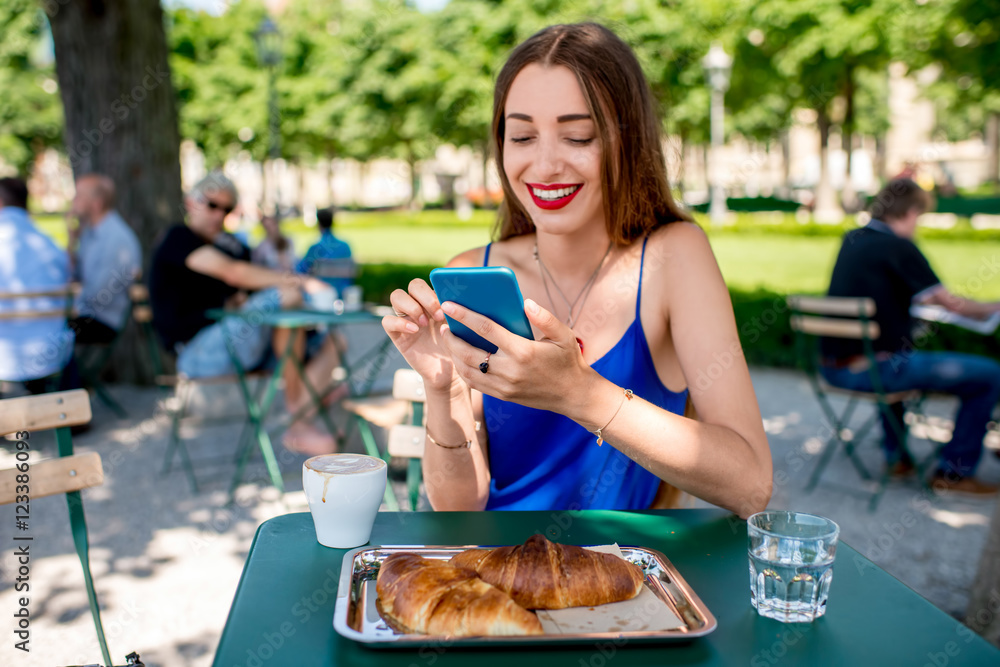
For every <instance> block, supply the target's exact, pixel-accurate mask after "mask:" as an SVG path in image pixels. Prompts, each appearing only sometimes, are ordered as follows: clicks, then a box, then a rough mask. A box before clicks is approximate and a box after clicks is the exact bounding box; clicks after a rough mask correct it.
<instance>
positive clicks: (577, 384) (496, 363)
mask: <svg viewBox="0 0 1000 667" xmlns="http://www.w3.org/2000/svg"><path fill="white" fill-rule="evenodd" d="M442 307H443V310H444V312H446V313H448V315H450V316H451V317H452V318H454V319H455V320H458V321H459V322H461V323H462V324H464V325H465V326H467V327H469V328H470V329H471V330H472V331H474V332H476V333H477V334H479V335H480V336H482V337H483V338H485V339H486V340H488V341H490V342H491V343H493V344H494V345H496V346H497V347H498V348H499V349H498V350H497V351H496V352H495V353H494V354H492V355H490V357H489V361H488V364H489V367H488V370H487V372H486V373H483V372H482V371H481V370H480V364H481V363H482V362H483V361H485V360H486V357H487V355H486V352H484V351H483V350H480V349H479V348H478V347H473V346H472V345H469V344H468V343H466V342H465V341H463V340H462V339H460V338H458V337H457V336H455V335H454V334H453V333H451V331H450V330H448V327H447V326H442V327H441V329H442V333H443V335H444V341H445V343H446V345H447V349H448V351H449V352H450V354H451V359H452V362H453V363H454V366H455V372H456V374H457V375H458V376H459V377H461V378H462V379H463V380H465V382H466V383H468V385H469V386H470V387H472V388H473V389H477V390H479V391H481V392H483V393H484V394H489V395H490V396H493V397H495V398H499V399H502V400H505V401H513V402H514V403H518V404H520V405H525V406H528V407H532V408H539V409H542V410H551V411H553V412H557V413H559V414H564V415H567V416H570V415H568V413H569V411H570V410H571V408H572V403H573V397H574V396H576V395H579V390H580V389H581V387H583V386H585V385H584V383H585V382H586V381H587V380H588V375H593V376H596V375H597V374H596V372H595V371H594V370H593V369H591V368H590V366H588V365H587V363H586V362H585V361H584V359H583V354H582V353H581V351H580V345H579V343H578V342H577V340H576V336H575V335H574V334H573V330H572V329H570V328H569V327H567V326H566V325H565V324H563V323H562V322H560V321H559V319H558V318H556V317H554V316H553V315H552V313H550V312H549V311H547V310H545V309H544V308H542V307H540V306H539V305H538V304H537V303H535V302H534V301H532V300H531V299H526V300H525V302H524V312H525V314H526V315H527V316H528V320H529V321H530V322H531V325H532V327H533V328H534V329H535V330H536V331H537V332H538V333H540V334H541V337H540V339H539V340H537V341H532V340H528V339H526V338H522V337H521V336H518V335H517V334H514V333H511V332H510V331H508V330H506V329H504V328H503V327H501V326H500V325H498V324H497V323H496V322H494V321H492V320H490V319H488V318H486V317H484V316H483V315H480V314H479V313H475V312H473V311H471V310H469V309H468V308H464V307H463V306H460V305H458V304H457V303H454V302H451V301H446V302H445V303H444V304H443V306H442Z"/></svg>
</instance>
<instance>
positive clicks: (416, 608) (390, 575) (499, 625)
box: [375, 553, 542, 637]
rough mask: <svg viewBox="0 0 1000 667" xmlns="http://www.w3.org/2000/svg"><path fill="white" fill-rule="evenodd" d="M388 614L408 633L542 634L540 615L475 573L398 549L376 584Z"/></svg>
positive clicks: (393, 621)
mask: <svg viewBox="0 0 1000 667" xmlns="http://www.w3.org/2000/svg"><path fill="white" fill-rule="evenodd" d="M375 591H376V592H377V593H378V597H379V603H380V606H381V611H382V614H383V616H385V617H386V620H388V621H389V622H390V623H391V624H392V625H393V626H394V627H396V628H397V629H399V630H401V631H403V632H406V633H411V634H412V633H423V634H428V635H447V636H452V637H470V636H482V635H488V636H496V635H540V634H542V624H541V623H540V622H539V620H538V617H537V616H535V615H534V614H533V613H531V612H530V611H528V610H527V609H524V608H522V607H519V606H517V605H516V604H514V601H513V600H511V599H510V596H508V595H507V594H506V593H504V592H502V591H500V590H497V589H496V588H494V587H493V586H490V585H489V584H487V583H486V582H485V581H483V580H482V579H479V578H478V577H477V576H476V575H475V574H474V573H472V572H469V571H467V570H460V569H458V568H457V567H453V566H451V565H449V564H448V563H447V562H445V561H440V560H430V559H426V558H423V557H422V556H418V555H416V554H408V553H398V554H392V555H391V556H389V557H388V558H386V559H385V561H383V563H382V566H381V567H380V568H379V572H378V579H377V580H376V583H375Z"/></svg>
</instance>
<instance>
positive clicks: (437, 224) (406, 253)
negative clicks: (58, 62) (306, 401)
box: [39, 211, 1000, 300]
mask: <svg viewBox="0 0 1000 667" xmlns="http://www.w3.org/2000/svg"><path fill="white" fill-rule="evenodd" d="M494 215H495V214H494V213H493V212H490V211H476V213H475V215H474V216H473V218H472V219H471V220H468V221H460V220H458V219H457V218H456V217H455V215H454V214H453V213H451V212H448V211H427V212H423V213H418V214H413V213H407V212H397V211H392V212H385V213H349V212H348V213H342V214H340V215H339V216H338V220H337V233H338V235H339V236H341V237H343V238H344V239H345V240H346V241H347V242H348V243H350V244H351V247H352V248H353V250H354V253H355V255H356V257H357V258H358V259H359V260H360V261H361V262H365V263H376V262H397V263H412V264H443V263H444V262H446V261H447V260H448V259H449V258H451V257H452V256H454V255H456V254H458V253H459V252H461V251H463V250H467V249H469V248H473V247H476V246H481V245H484V244H486V243H488V242H489V235H490V225H491V223H492V221H493V218H494ZM39 224H40V226H41V227H42V228H43V229H44V230H45V231H46V233H48V234H50V235H51V236H52V237H53V238H54V239H55V240H56V242H57V243H59V244H60V245H64V244H65V242H66V232H65V230H66V228H65V224H64V223H63V221H62V219H61V218H59V217H40V218H39ZM285 229H286V233H288V234H289V235H290V236H291V237H292V239H293V242H294V243H295V248H296V250H297V251H298V252H299V253H300V254H301V253H304V252H305V250H306V248H308V247H309V245H310V244H311V243H313V242H314V240H315V239H316V237H317V230H316V228H315V227H313V228H310V227H306V226H305V225H304V224H303V223H302V222H301V221H298V220H289V221H287V222H286V223H285ZM776 232H777V230H776ZM259 236H260V229H259V228H258V229H255V230H253V232H252V233H251V237H252V238H253V239H254V240H257V239H258V238H259ZM711 242H712V248H713V249H714V251H715V255H716V257H717V258H718V261H719V266H720V267H721V269H722V274H723V276H724V277H725V279H726V282H727V283H728V284H729V285H730V286H731V287H734V288H738V289H741V290H752V289H755V288H766V289H770V290H773V291H775V292H779V293H790V292H815V293H819V292H822V291H824V290H825V289H826V287H827V284H828V281H829V277H830V271H831V269H832V267H833V262H834V260H835V259H836V254H837V250H838V248H839V247H840V239H839V238H837V237H835V236H797V235H788V234H782V233H774V234H767V233H755V234H736V233H727V232H725V231H722V232H713V233H711ZM919 245H920V247H921V249H922V250H923V251H924V252H925V253H926V255H927V257H928V258H929V259H930V262H931V265H932V266H933V267H934V268H935V270H936V271H937V272H938V275H939V276H940V277H941V279H942V280H943V281H944V283H945V284H946V285H948V286H949V287H950V288H951V289H952V290H953V291H954V292H957V293H959V294H962V295H964V296H969V297H972V298H975V299H981V300H1000V271H998V270H997V269H995V268H994V266H1000V244H998V243H996V242H983V241H971V240H947V239H939V238H934V239H924V240H921V241H919ZM995 263H997V264H995Z"/></svg>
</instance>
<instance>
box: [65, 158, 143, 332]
mask: <svg viewBox="0 0 1000 667" xmlns="http://www.w3.org/2000/svg"><path fill="white" fill-rule="evenodd" d="M70 214H71V216H72V217H75V218H77V220H79V225H78V226H74V225H72V224H71V225H70V226H69V234H68V239H69V242H68V249H69V257H70V265H71V267H72V270H73V277H74V278H75V279H76V280H79V281H80V284H81V291H80V296H79V298H78V299H77V310H78V311H79V314H78V316H77V317H75V318H74V319H72V320H71V321H70V324H69V326H70V328H71V329H73V331H75V332H76V342H77V343H83V344H107V343H110V342H111V341H113V340H114V339H115V337H116V336H117V335H118V332H119V331H121V329H122V328H123V327H124V326H125V323H126V318H127V316H128V313H129V306H130V300H129V286H130V285H131V284H132V282H133V281H134V280H135V279H136V277H137V276H138V275H139V274H140V272H141V271H142V250H141V248H140V247H139V239H138V238H136V235H135V232H133V231H132V228H131V227H129V226H128V224H127V223H126V222H125V221H124V220H123V219H122V217H121V215H119V214H118V211H116V210H115V184H114V182H113V181H112V180H111V179H110V178H108V177H107V176H105V175H103V174H87V175H85V176H81V177H80V178H78V179H77V181H76V195H75V196H74V197H73V203H72V205H71V208H70Z"/></svg>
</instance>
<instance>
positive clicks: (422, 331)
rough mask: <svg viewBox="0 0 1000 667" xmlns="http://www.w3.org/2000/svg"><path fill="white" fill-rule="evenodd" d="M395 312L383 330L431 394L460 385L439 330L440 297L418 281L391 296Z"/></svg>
mask: <svg viewBox="0 0 1000 667" xmlns="http://www.w3.org/2000/svg"><path fill="white" fill-rule="evenodd" d="M389 303H390V304H392V309H393V310H394V311H395V312H396V314H395V315H386V316H385V317H384V318H382V328H383V329H385V332H386V333H387V334H389V338H390V339H392V342H393V344H394V345H395V346H396V348H397V349H398V350H399V352H400V353H401V354H402V355H403V358H404V359H406V361H407V363H409V364H410V366H411V367H413V370H415V371H417V372H418V373H420V375H421V377H423V379H424V383H425V384H426V385H427V388H428V390H437V391H448V390H450V389H452V388H453V387H455V386H456V385H459V384H461V380H460V378H459V377H458V376H457V375H456V374H455V368H454V364H453V363H452V360H451V355H450V354H449V352H448V349H447V348H446V347H445V346H444V344H443V342H442V334H441V331H440V329H439V327H440V324H439V323H440V322H443V321H444V313H443V312H442V311H441V304H439V303H438V298H437V295H436V294H435V293H434V290H433V289H431V286H430V285H428V284H427V282H426V281H424V280H420V279H415V280H412V281H411V282H410V284H409V287H408V291H404V290H401V289H397V290H395V291H393V293H392V294H390V295H389Z"/></svg>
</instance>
